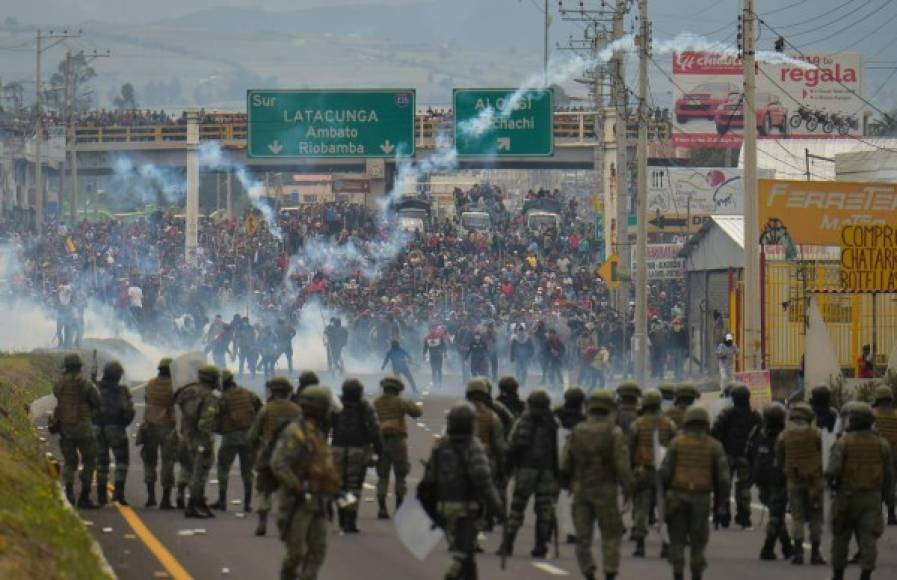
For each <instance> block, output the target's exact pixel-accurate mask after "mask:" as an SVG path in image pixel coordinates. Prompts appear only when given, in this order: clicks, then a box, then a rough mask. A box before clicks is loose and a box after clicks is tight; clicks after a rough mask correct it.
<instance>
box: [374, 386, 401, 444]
mask: <svg viewBox="0 0 897 580" xmlns="http://www.w3.org/2000/svg"><path fill="white" fill-rule="evenodd" d="M374 410H375V411H377V419H378V420H379V421H380V432H381V433H382V434H383V436H384V437H405V436H406V434H407V430H406V429H405V412H404V411H402V400H401V399H400V398H399V397H398V396H396V395H383V396H381V397H378V398H377V400H376V401H374Z"/></svg>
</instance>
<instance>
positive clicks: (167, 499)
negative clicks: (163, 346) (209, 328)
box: [138, 358, 177, 510]
mask: <svg viewBox="0 0 897 580" xmlns="http://www.w3.org/2000/svg"><path fill="white" fill-rule="evenodd" d="M171 363H172V360H171V359H170V358H163V359H162V360H160V361H159V368H158V370H159V374H158V376H156V377H155V378H152V379H150V381H149V382H148V383H147V384H146V389H145V394H146V408H145V410H144V412H143V424H142V425H141V426H140V431H139V434H138V440H139V443H138V444H139V445H140V446H141V447H140V458H141V459H142V460H143V477H144V480H145V482H146V497H147V500H146V507H153V506H155V505H156V477H157V470H156V466H157V464H158V462H159V456H160V455H161V456H162V468H161V474H160V475H161V479H162V500H161V502H160V503H159V509H163V510H169V509H172V508H173V507H174V506H173V505H172V504H171V490H172V488H173V487H174V462H175V457H176V454H177V431H176V429H175V412H174V388H173V386H172V384H171Z"/></svg>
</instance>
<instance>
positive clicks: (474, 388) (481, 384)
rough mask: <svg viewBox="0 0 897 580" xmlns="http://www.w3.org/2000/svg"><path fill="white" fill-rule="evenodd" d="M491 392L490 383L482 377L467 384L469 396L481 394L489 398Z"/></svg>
mask: <svg viewBox="0 0 897 580" xmlns="http://www.w3.org/2000/svg"><path fill="white" fill-rule="evenodd" d="M489 390H490V389H489V382H488V381H487V380H486V379H484V378H482V377H477V378H475V379H471V380H470V381H469V382H468V383H467V391H466V392H467V394H468V395H472V394H474V393H480V394H482V395H486V396H487V397H488V396H489Z"/></svg>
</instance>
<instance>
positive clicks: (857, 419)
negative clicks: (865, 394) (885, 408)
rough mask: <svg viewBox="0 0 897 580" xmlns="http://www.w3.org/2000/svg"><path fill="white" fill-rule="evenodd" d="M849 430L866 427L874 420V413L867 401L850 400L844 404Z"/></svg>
mask: <svg viewBox="0 0 897 580" xmlns="http://www.w3.org/2000/svg"><path fill="white" fill-rule="evenodd" d="M844 409H845V410H846V411H847V418H848V421H849V422H850V424H849V427H850V429H851V430H863V429H868V428H869V427H871V426H872V423H874V422H875V414H874V413H873V412H872V407H870V406H869V404H868V403H863V402H861V401H851V402H850V403H847V405H845V406H844Z"/></svg>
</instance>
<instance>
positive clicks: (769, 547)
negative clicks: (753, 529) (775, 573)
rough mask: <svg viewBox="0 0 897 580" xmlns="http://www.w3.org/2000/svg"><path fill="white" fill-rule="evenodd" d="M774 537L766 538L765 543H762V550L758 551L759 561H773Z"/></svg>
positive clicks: (774, 553)
mask: <svg viewBox="0 0 897 580" xmlns="http://www.w3.org/2000/svg"><path fill="white" fill-rule="evenodd" d="M775 547H776V537H775V536H766V541H765V542H763V548H762V549H761V550H760V559H761V560H775V559H776V550H775Z"/></svg>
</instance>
